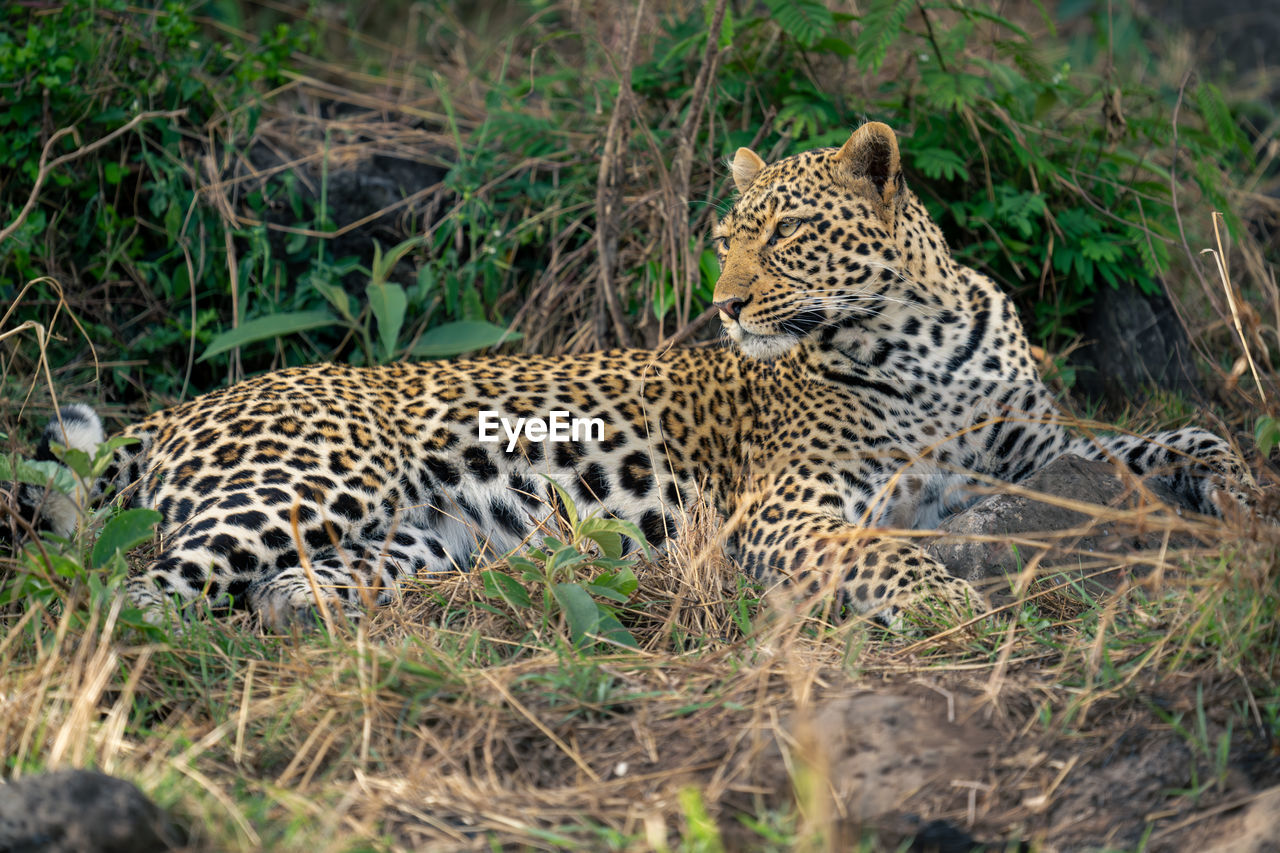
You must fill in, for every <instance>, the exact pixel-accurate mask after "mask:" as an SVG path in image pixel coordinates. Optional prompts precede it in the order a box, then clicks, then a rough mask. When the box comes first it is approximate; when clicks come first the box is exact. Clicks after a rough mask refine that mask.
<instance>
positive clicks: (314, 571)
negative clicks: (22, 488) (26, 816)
mask: <svg viewBox="0 0 1280 853" xmlns="http://www.w3.org/2000/svg"><path fill="white" fill-rule="evenodd" d="M732 171H733V177H734V180H735V183H736V184H737V188H738V191H739V197H738V199H737V201H736V202H735V203H734V205H733V207H732V209H731V210H730V211H729V213H728V214H727V215H726V216H725V217H724V219H723V221H722V222H721V223H720V224H719V226H718V227H717V229H716V231H715V240H716V244H717V247H718V251H719V255H720V261H721V266H722V270H723V271H722V273H721V276H720V279H719V282H718V283H717V285H716V290H715V300H716V304H717V305H718V306H719V307H720V310H721V314H722V317H723V320H724V323H725V327H726V330H727V332H728V334H729V336H730V337H731V338H732V339H733V341H734V342H735V344H736V346H734V347H732V348H721V349H694V350H684V351H679V350H676V351H661V352H655V351H643V350H629V351H612V352H601V353H595V354H590V355H579V356H566V357H543V356H533V355H519V356H504V357H497V358H487V359H477V360H474V361H455V362H432V363H425V364H394V365H388V366H383V367H350V366H344V365H337V364H324V365H317V366H313V367H303V368H296V369H289V370H281V371H277V372H274V373H269V374H266V375H263V376H259V377H257V378H255V379H250V380H248V381H245V382H242V383H240V384H238V385H235V386H233V387H231V388H228V389H226V390H222V391H217V392H214V393H212V394H208V395H206V396H203V397H200V398H198V399H195V400H192V401H190V402H187V403H183V404H180V405H177V406H174V407H172V408H170V409H167V410H165V411H162V412H158V413H156V414H154V415H152V416H150V417H148V418H146V419H145V420H143V421H141V422H140V423H138V424H135V425H133V426H131V427H129V428H128V429H127V430H126V433H127V434H128V435H131V436H135V437H137V438H138V439H140V442H139V443H138V444H136V445H134V446H132V447H127V448H122V449H120V450H118V451H117V453H116V468H115V470H114V471H113V472H111V474H110V477H109V480H110V481H111V482H112V483H113V484H114V486H115V488H116V489H117V490H118V491H119V492H121V493H123V494H124V495H125V496H126V499H127V500H128V502H129V503H131V504H132V505H137V506H149V507H154V508H156V509H157V510H159V511H160V513H161V514H162V515H163V516H164V521H163V523H162V525H161V533H162V537H161V540H160V546H159V550H158V553H157V554H156V556H155V557H154V559H153V560H152V561H151V562H150V563H149V564H148V565H146V566H145V567H144V568H142V570H141V571H139V572H138V573H137V574H136V575H135V576H133V577H132V578H131V579H130V580H129V582H128V590H129V595H130V596H131V598H132V599H133V601H134V602H136V603H137V604H139V605H142V606H143V607H145V608H148V609H149V610H151V611H152V612H156V613H158V612H160V611H161V609H162V608H163V607H164V606H165V605H166V604H167V603H168V602H169V601H170V600H173V599H177V600H178V601H180V602H189V601H192V600H194V599H197V598H199V597H202V596H203V597H207V598H208V599H210V600H212V601H213V602H215V603H226V602H228V601H232V600H234V601H235V602H238V603H244V604H247V605H248V606H249V607H250V608H252V609H254V610H256V611H257V612H259V614H261V615H262V616H263V618H264V620H266V621H268V622H272V623H279V622H284V621H288V620H289V619H291V618H293V617H294V616H295V615H296V614H298V613H300V612H309V611H311V609H312V608H313V607H314V605H315V603H316V601H315V595H316V590H317V589H318V590H319V592H320V594H321V595H322V596H324V597H325V598H326V599H327V601H328V602H329V603H330V604H331V605H333V606H338V607H341V608H343V609H345V610H346V611H347V612H348V613H349V614H351V615H353V616H354V615H358V614H359V613H360V612H361V610H362V609H363V608H364V607H365V606H366V605H368V604H371V603H376V602H381V601H385V600H387V598H388V597H389V596H390V595H391V594H392V593H393V592H394V591H395V590H396V589H397V588H398V587H399V586H400V585H401V584H402V582H403V581H404V580H405V579H407V578H429V577H432V576H436V575H439V574H440V573H443V572H452V571H457V570H464V569H467V568H469V567H471V566H473V565H474V564H475V563H476V562H477V561H478V560H482V559H487V558H490V557H495V556H498V555H501V554H503V553H505V552H507V551H509V550H510V549H512V548H515V547H518V546H519V545H520V544H521V543H522V542H525V541H526V540H528V539H529V538H530V537H531V536H532V535H533V534H534V532H535V530H536V529H537V527H538V525H539V524H540V523H541V522H543V521H545V520H546V518H547V517H548V515H549V514H550V512H551V507H552V506H553V505H554V503H555V499H554V498H553V497H552V495H551V491H550V486H549V484H548V482H547V478H550V479H551V480H554V481H556V482H557V483H559V484H561V485H562V486H563V487H564V488H566V489H567V490H568V492H569V494H570V495H571V496H572V497H573V499H574V500H575V501H576V502H577V504H578V506H579V510H580V511H581V512H583V513H587V512H599V513H602V514H604V515H607V516H616V517H619V518H623V519H626V520H629V521H631V522H634V523H635V524H636V525H638V526H639V527H640V528H641V530H643V532H644V533H645V535H646V536H647V537H648V539H649V541H650V542H651V543H653V544H655V545H658V546H661V545H662V544H663V543H664V542H665V541H666V540H667V539H668V538H669V537H670V536H671V535H672V534H673V532H674V531H675V530H676V529H677V528H678V526H679V524H680V522H681V520H682V518H683V517H684V516H685V514H686V511H687V510H688V509H689V508H690V507H691V506H692V504H693V502H694V501H695V500H697V499H699V497H705V498H708V499H710V501H711V502H713V503H714V504H715V505H716V507H717V508H718V509H719V510H720V512H721V513H722V514H723V515H724V516H725V517H726V518H727V519H728V521H727V522H726V524H725V526H724V528H723V534H722V536H723V543H724V547H725V549H726V551H727V553H728V554H729V555H730V556H731V557H732V558H734V559H736V560H737V561H738V562H739V563H740V564H741V565H742V567H743V568H744V569H745V570H747V571H748V572H750V573H751V575H753V576H754V577H756V578H759V579H760V580H762V581H764V582H765V583H767V584H772V583H775V582H777V581H779V580H787V581H790V582H791V583H793V584H801V585H803V586H805V587H807V586H817V587H825V588H827V589H832V590H834V591H835V592H836V593H837V595H838V597H839V599H840V600H841V601H842V602H844V603H845V604H847V605H848V606H849V607H850V608H851V609H853V610H855V611H859V612H868V611H871V612H885V611H886V609H892V608H894V607H896V606H898V605H900V604H903V603H907V602H910V601H912V600H915V599H918V598H920V597H921V596H933V597H936V598H940V599H942V600H944V601H946V602H948V603H950V604H953V605H959V606H968V607H973V608H975V609H977V610H981V609H982V608H983V604H982V600H981V597H980V596H978V595H977V593H976V592H975V591H974V590H973V589H972V588H971V587H970V586H969V585H968V584H967V583H966V582H964V581H962V580H960V579H957V578H954V577H952V576H950V575H949V574H947V573H946V571H945V570H944V569H943V568H942V566H941V565H939V564H938V563H937V562H935V561H934V560H933V559H931V558H930V557H929V556H927V555H926V554H925V552H924V551H923V550H921V548H920V547H919V546H918V545H917V544H915V543H914V542H913V541H911V540H910V539H907V538H900V537H895V536H892V535H889V534H888V533H886V532H885V529H886V528H922V527H930V526H933V525H935V524H936V523H937V522H938V521H939V519H941V518H943V517H945V516H946V515H948V514H950V513H952V512H954V511H955V510H956V509H958V508H960V507H962V506H964V505H965V504H966V503H967V502H968V501H969V500H971V495H970V493H969V491H968V490H967V489H966V488H965V487H966V486H967V485H968V484H969V483H970V482H971V481H972V480H973V479H974V477H975V476H977V477H980V478H981V477H985V478H995V479H998V480H1005V481H1010V482H1016V481H1018V480H1020V479H1022V478H1024V477H1026V476H1027V475H1028V474H1030V473H1031V472H1033V471H1035V470H1036V469H1038V468H1040V467H1042V466H1043V465H1045V464H1046V463H1047V462H1049V461H1050V460H1052V459H1053V458H1054V457H1056V456H1058V455H1059V454H1061V453H1063V452H1065V451H1071V452H1076V453H1081V454H1083V455H1085V456H1089V457H1093V458H1105V457H1108V456H1110V455H1114V456H1116V457H1118V458H1119V459H1120V460H1121V461H1123V462H1124V463H1126V464H1128V465H1129V466H1130V467H1131V468H1132V469H1133V470H1135V471H1136V472H1138V473H1140V474H1144V475H1155V476H1160V477H1163V478H1164V479H1166V480H1167V481H1168V482H1169V483H1170V484H1171V485H1172V486H1173V487H1174V488H1175V489H1176V491H1177V493H1178V494H1179V495H1180V497H1181V498H1182V500H1183V501H1184V502H1185V503H1186V504H1187V506H1188V507H1190V508H1191V509H1194V510H1197V511H1201V512H1213V511H1215V509H1216V507H1215V505H1214V501H1213V498H1214V495H1215V493H1216V490H1218V489H1219V488H1221V487H1222V486H1223V485H1224V483H1226V482H1227V481H1229V480H1235V479H1241V478H1243V477H1244V476H1245V475H1244V472H1243V471H1242V469H1241V467H1240V465H1239V463H1238V462H1237V461H1236V460H1235V457H1234V456H1233V455H1232V454H1231V451H1230V449H1229V447H1228V446H1227V445H1226V443H1225V442H1223V441H1222V440H1221V439H1219V438H1217V437H1216V436H1213V435H1211V434H1209V433H1206V432H1203V431H1201V430H1194V429H1188V430H1178V431H1174V432H1166V433H1160V434H1158V435H1155V436H1150V437H1148V438H1145V439H1135V438H1129V437H1120V438H1110V439H1106V440H1104V441H1101V442H1097V443H1095V442H1091V441H1087V440H1083V439H1076V440H1072V439H1071V438H1070V437H1069V436H1068V435H1067V434H1066V432H1065V431H1064V430H1063V429H1062V427H1061V426H1059V425H1058V423H1057V422H1056V419H1057V414H1058V413H1057V411H1056V409H1055V407H1054V405H1053V401H1052V398H1051V395H1050V393H1049V391H1048V390H1047V389H1046V388H1045V386H1044V385H1043V383H1042V382H1041V381H1040V378H1039V376H1038V375H1037V373H1036V370H1035V366H1034V364H1033V362H1032V359H1031V357H1030V354H1029V351H1028V345H1027V341H1026V338H1025V335H1024V333H1023V330H1022V327H1021V324H1020V323H1019V320H1018V317H1017V314H1016V313H1015V311H1014V309H1013V306H1012V305H1011V303H1010V301H1009V300H1008V298H1007V297H1005V295H1004V294H1003V293H1001V292H1000V290H999V289H998V288H997V287H996V285H995V284H994V283H993V282H992V281H990V280H989V279H987V278H986V277H984V276H982V275H980V274H979V273H977V272H976V271H974V270H972V269H969V268H967V267H965V266H963V265H961V264H959V263H957V262H956V261H955V260H954V259H953V258H952V256H951V254H950V252H949V251H948V248H947V245H946V242H945V240H944V239H943V236H942V234H941V232H940V231H939V230H938V228H937V226H936V225H935V224H934V223H933V221H932V220H931V219H930V217H929V215H928V214H927V213H926V211H925V210H924V208H923V207H922V206H921V204H920V202H919V200H918V199H917V198H916V196H915V195H914V194H913V193H912V192H911V191H910V190H909V189H908V188H907V187H906V186H905V184H904V182H903V177H902V172H901V169H900V164H899V153H898V145H897V140H896V138H895V136H894V134H893V132H892V131H891V130H890V129H889V128H888V127H886V126H885V125H882V124H874V123H873V124H868V125H866V126H864V127H862V128H860V129H859V130H858V131H857V132H855V133H854V134H853V136H852V137H851V138H850V139H849V141H848V143H846V144H845V145H844V146H843V147H842V148H839V149H835V148H830V149H818V150H814V151H808V152H805V153H802V154H799V155H796V156H794V157H789V158H787V159H784V160H781V161H780V162H777V163H774V164H772V165H767V164H765V163H764V162H763V161H762V160H761V159H760V158H759V157H758V156H757V155H755V154H754V153H752V152H750V151H747V150H746V149H743V150H740V151H739V152H738V154H737V156H736V157H735V158H734V161H733V169H732ZM481 410H495V411H497V412H499V413H500V414H501V415H502V416H505V417H507V418H509V419H512V420H514V419H515V418H517V417H533V416H541V417H544V418H545V417H547V416H548V414H549V413H550V412H551V411H553V410H564V411H567V412H570V413H572V414H573V415H574V416H575V417H582V418H599V419H601V420H602V421H603V422H604V425H605V426H604V436H603V440H601V441H587V440H580V441H577V442H569V443H560V444H552V443H538V442H532V441H529V440H525V439H522V440H521V441H520V442H519V443H518V445H517V446H516V447H515V448H514V449H513V450H512V451H511V452H507V451H506V449H505V441H504V442H502V443H499V444H490V443H482V442H480V441H479V440H478V413H479V412H480V411H481ZM312 576H313V577H314V581H315V585H314V586H313V581H312Z"/></svg>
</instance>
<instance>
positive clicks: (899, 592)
mask: <svg viewBox="0 0 1280 853" xmlns="http://www.w3.org/2000/svg"><path fill="white" fill-rule="evenodd" d="M723 536H724V543H725V550H726V552H727V553H728V554H729V556H731V557H733V558H734V559H736V560H738V562H739V563H740V564H741V565H742V567H743V568H744V569H746V570H747V571H748V572H750V573H751V575H752V576H753V577H755V578H756V579H757V580H760V581H763V582H765V583H772V582H774V581H781V582H782V583H786V584H790V585H794V586H797V587H800V588H802V589H805V590H807V591H811V592H814V593H817V592H821V591H828V590H829V591H830V592H832V593H833V594H834V595H835V597H836V602H837V604H839V605H841V606H842V607H844V608H847V609H848V610H850V611H852V612H855V613H871V614H874V615H875V616H876V618H877V619H879V620H881V621H883V622H885V623H886V624H893V623H894V622H896V621H897V620H896V617H897V614H898V611H899V609H900V608H903V607H912V606H915V605H918V604H921V603H923V602H924V601H927V600H933V601H936V602H938V603H941V604H943V605H945V606H947V607H949V608H950V609H951V610H952V611H954V612H955V613H956V614H957V615H960V616H964V617H967V616H971V615H974V614H979V613H985V612H986V611H987V605H986V602H985V601H984V600H983V598H982V596H981V595H980V594H979V593H978V591H977V590H976V589H974V587H973V586H972V584H970V583H969V582H968V581H966V580H964V579H962V578H958V577H955V576H954V575H952V574H950V573H949V572H947V570H946V568H945V567H944V566H943V565H942V564H941V563H939V562H938V561H936V560H935V559H933V558H932V557H930V556H929V555H928V554H926V553H925V552H924V551H923V550H922V549H921V548H919V547H918V546H916V545H914V544H912V543H910V542H903V541H895V540H893V539H890V538H885V537H883V536H880V535H878V534H877V532H875V531H874V530H871V529H868V528H862V527H858V526H856V525H854V524H850V523H849V522H847V521H845V520H844V519H843V518H841V517H839V516H836V515H832V514H828V513H824V512H822V511H819V510H813V509H810V508H807V507H803V506H790V507H787V506H783V507H779V506H776V505H770V504H769V503H768V502H767V501H766V500H764V499H760V500H757V501H753V502H751V503H749V504H747V505H746V506H745V508H744V509H743V510H742V511H740V512H739V513H735V515H734V517H733V518H732V519H731V520H730V521H729V523H728V524H727V525H726V527H725V530H724V533H723Z"/></svg>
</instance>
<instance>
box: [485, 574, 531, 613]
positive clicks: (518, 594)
mask: <svg viewBox="0 0 1280 853" xmlns="http://www.w3.org/2000/svg"><path fill="white" fill-rule="evenodd" d="M480 579H481V581H482V582H483V583H484V594H485V595H487V596H489V597H490V598H501V599H502V600H503V601H505V602H506V603H507V604H509V605H511V606H512V607H515V608H520V609H525V608H528V607H531V606H532V605H533V600H532V599H530V598H529V592H528V590H526V589H525V588H524V587H523V586H521V585H520V582H519V581H518V580H516V579H515V578H513V577H511V575H509V574H506V573H505V572H499V571H494V570H492V569H490V570H488V571H484V572H481V573H480Z"/></svg>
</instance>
